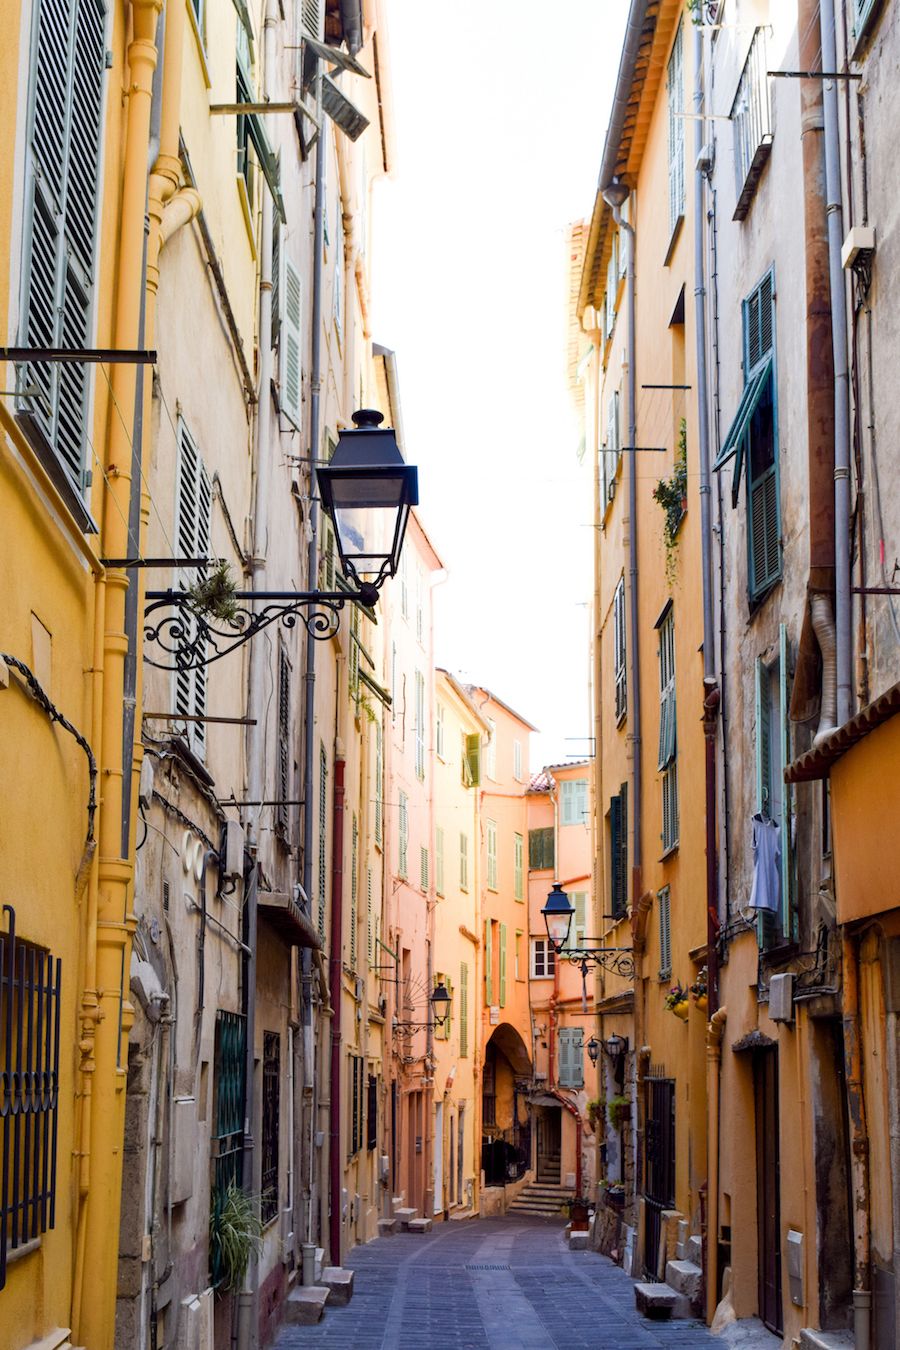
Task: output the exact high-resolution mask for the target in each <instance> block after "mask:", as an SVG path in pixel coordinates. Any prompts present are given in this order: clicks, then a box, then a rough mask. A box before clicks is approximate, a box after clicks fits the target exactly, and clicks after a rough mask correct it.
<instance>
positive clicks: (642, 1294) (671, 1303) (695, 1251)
mask: <svg viewBox="0 0 900 1350" xmlns="http://www.w3.org/2000/svg"><path fill="white" fill-rule="evenodd" d="M701 1259H702V1258H701V1254H700V1238H699V1237H697V1236H692V1237H689V1238H687V1240H686V1241H685V1242H684V1243H679V1244H678V1259H677V1260H675V1261H667V1262H666V1280H665V1284H663V1283H655V1282H648V1283H638V1284H636V1285H635V1286H634V1302H635V1306H636V1307H637V1309H638V1311H639V1312H640V1313H642V1314H643V1315H644V1317H652V1318H655V1319H657V1320H659V1321H662V1320H665V1319H668V1318H670V1317H676V1318H678V1317H693V1316H695V1313H696V1310H697V1305H698V1302H699V1299H700V1289H701V1286H702V1282H703V1271H702V1269H701V1265H700V1262H701Z"/></svg>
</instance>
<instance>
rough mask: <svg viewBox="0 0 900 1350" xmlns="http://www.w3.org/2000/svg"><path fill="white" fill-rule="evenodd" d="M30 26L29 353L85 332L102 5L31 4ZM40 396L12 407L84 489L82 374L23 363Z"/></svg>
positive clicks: (93, 234) (70, 0)
mask: <svg viewBox="0 0 900 1350" xmlns="http://www.w3.org/2000/svg"><path fill="white" fill-rule="evenodd" d="M36 8H37V13H36V18H35V29H34V38H35V41H34V48H33V70H34V84H33V91H32V107H31V122H30V135H29V157H28V180H27V184H26V203H27V205H26V212H25V221H26V236H25V244H24V249H23V258H22V281H23V290H22V334H23V338H24V345H26V346H29V347H76V348H77V347H87V346H88V345H89V344H90V336H91V331H92V311H93V297H94V280H95V254H96V239H97V214H98V195H99V183H100V128H101V125H102V102H103V73H104V59H105V50H106V41H105V31H106V6H105V4H104V3H102V0H40V3H39V4H38V5H37V7H36ZM23 375H24V377H25V378H26V379H27V382H28V383H34V384H36V385H37V387H38V388H39V389H40V391H41V398H40V399H36V398H30V397H29V398H20V400H19V401H18V403H17V408H18V410H19V412H20V413H21V414H22V416H23V419H24V420H25V421H26V423H27V424H28V425H29V426H30V427H33V428H34V429H35V430H36V431H37V432H38V434H39V436H40V437H41V439H42V440H43V441H44V443H46V444H47V445H49V447H50V449H51V450H52V451H53V453H54V455H55V456H56V461H57V463H58V465H59V467H60V470H61V473H62V477H63V479H64V481H65V482H67V483H68V484H69V485H70V486H71V487H73V488H74V489H75V491H76V492H77V493H78V494H79V495H81V494H83V492H84V490H85V487H86V477H85V445H86V441H87V411H88V367H87V366H85V365H80V364H75V363H69V362H67V363H65V364H56V365H54V366H42V365H30V366H28V367H27V368H26V370H25V371H24V372H23Z"/></svg>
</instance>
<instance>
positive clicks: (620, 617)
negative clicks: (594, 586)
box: [613, 576, 628, 724]
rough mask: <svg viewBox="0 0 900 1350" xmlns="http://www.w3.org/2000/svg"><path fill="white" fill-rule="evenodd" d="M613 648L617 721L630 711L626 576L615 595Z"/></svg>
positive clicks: (622, 577) (619, 721)
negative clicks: (626, 639) (627, 664)
mask: <svg viewBox="0 0 900 1350" xmlns="http://www.w3.org/2000/svg"><path fill="white" fill-rule="evenodd" d="M613 649H614V661H613V664H614V668H615V681H616V723H617V724H619V723H621V722H622V721H623V720H624V718H625V715H626V713H627V712H628V675H627V671H626V666H625V578H624V576H621V577H619V582H618V585H617V586H616V593H615V595H614V596H613Z"/></svg>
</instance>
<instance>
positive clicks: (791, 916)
mask: <svg viewBox="0 0 900 1350" xmlns="http://www.w3.org/2000/svg"><path fill="white" fill-rule="evenodd" d="M778 674H779V682H780V689H779V694H780V698H779V702H780V707H781V726H780V731H781V763H782V766H785V765H788V764H790V762H791V724H790V713H789V710H790V705H791V697H790V694H791V671H790V646H789V643H788V636H787V628H786V627H785V625H784V624H781V625H780V627H779V632H778ZM781 795H782V808H781V928H782V932H783V933H784V935H785V937H787V938H793V939H795V940H796V938H797V937H799V916H798V914H797V907H796V891H797V887H796V875H795V855H794V826H793V816H794V789H793V786H792V784H790V783H783V784H782V785H781Z"/></svg>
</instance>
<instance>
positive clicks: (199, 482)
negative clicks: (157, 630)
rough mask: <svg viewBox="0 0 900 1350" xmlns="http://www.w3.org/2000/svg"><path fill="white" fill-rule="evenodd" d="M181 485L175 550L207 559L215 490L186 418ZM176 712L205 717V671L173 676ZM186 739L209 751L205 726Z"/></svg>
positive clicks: (191, 580)
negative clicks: (213, 492) (213, 490)
mask: <svg viewBox="0 0 900 1350" xmlns="http://www.w3.org/2000/svg"><path fill="white" fill-rule="evenodd" d="M177 476H178V481H177V486H176V500H175V546H176V548H177V549H178V552H179V554H180V556H181V557H182V558H208V557H209V554H210V549H211V531H212V486H211V484H210V481H209V475H208V474H207V472H206V468H205V466H204V463H203V460H202V458H201V456H200V451H199V450H198V448H197V445H196V442H195V441H194V438H193V437H192V436H191V433H190V432H189V431H188V428H187V423H186V422H185V420H184V418H183V417H179V418H178V471H177ZM203 575H205V572H204V571H203V570H202V569H200V568H196V567H191V568H182V569H181V570H180V571H179V572H178V586H179V588H180V589H181V590H189V589H190V588H191V586H194V585H196V583H197V581H199V579H200V577H201V576H203ZM179 622H180V623H182V624H183V625H184V628H185V630H186V636H187V637H188V638H189V639H193V638H195V637H196V634H197V623H196V619H194V618H192V617H191V616H189V615H187V614H185V615H183V616H182V618H181V619H180V620H179ZM174 683H175V706H174V709H173V711H174V712H176V713H181V714H182V715H183V716H184V717H194V718H196V717H200V718H202V717H204V716H205V715H206V668H205V667H204V666H201V667H200V668H199V670H178V671H176V672H175V675H174ZM185 727H186V730H185V733H184V734H185V739H186V740H187V742H188V745H189V746H190V747H191V749H192V750H193V752H194V754H196V755H198V756H202V755H203V752H204V750H205V748H206V723H205V722H202V721H200V722H196V721H194V722H186V723H185Z"/></svg>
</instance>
